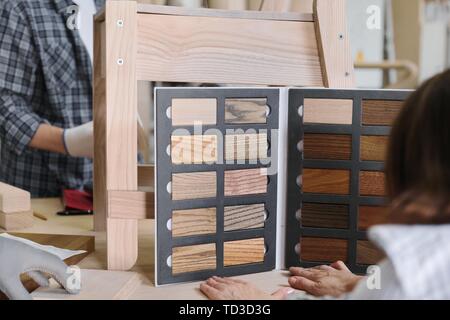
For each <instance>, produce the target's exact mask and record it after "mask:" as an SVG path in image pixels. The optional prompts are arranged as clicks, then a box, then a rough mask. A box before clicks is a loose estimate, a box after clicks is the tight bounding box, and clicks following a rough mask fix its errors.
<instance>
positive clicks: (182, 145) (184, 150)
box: [171, 135, 218, 165]
mask: <svg viewBox="0 0 450 320" xmlns="http://www.w3.org/2000/svg"><path fill="white" fill-rule="evenodd" d="M171 158H172V163H173V164H176V165H180V164H202V163H216V162H217V160H218V152H217V136H215V135H204V136H200V135H197V136H172V137H171Z"/></svg>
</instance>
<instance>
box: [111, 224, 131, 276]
mask: <svg viewBox="0 0 450 320" xmlns="http://www.w3.org/2000/svg"><path fill="white" fill-rule="evenodd" d="M106 231H107V232H106V243H107V258H108V261H107V262H108V270H112V271H124V270H130V269H131V268H133V266H134V265H135V264H136V261H137V258H138V220H136V219H114V218H108V219H106Z"/></svg>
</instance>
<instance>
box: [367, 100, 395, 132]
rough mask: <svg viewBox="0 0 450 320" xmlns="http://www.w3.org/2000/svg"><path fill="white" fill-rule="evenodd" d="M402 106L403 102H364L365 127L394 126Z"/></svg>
mask: <svg viewBox="0 0 450 320" xmlns="http://www.w3.org/2000/svg"><path fill="white" fill-rule="evenodd" d="M402 106H403V101H389V100H363V102H362V122H363V125H367V126H392V124H393V123H394V120H395V119H396V118H397V115H398V114H399V112H400V110H401V108H402Z"/></svg>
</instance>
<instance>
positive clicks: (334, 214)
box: [301, 202, 349, 229]
mask: <svg viewBox="0 0 450 320" xmlns="http://www.w3.org/2000/svg"><path fill="white" fill-rule="evenodd" d="M301 223H302V226H303V227H308V228H332V229H347V228H348V227H349V206H348V205H343V204H326V203H306V202H305V203H303V208H302V215H301Z"/></svg>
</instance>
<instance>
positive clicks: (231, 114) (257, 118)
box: [225, 98, 270, 124]
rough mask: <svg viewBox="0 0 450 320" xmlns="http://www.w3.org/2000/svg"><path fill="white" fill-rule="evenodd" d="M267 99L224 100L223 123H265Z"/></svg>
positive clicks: (267, 108) (267, 107)
mask: <svg viewBox="0 0 450 320" xmlns="http://www.w3.org/2000/svg"><path fill="white" fill-rule="evenodd" d="M268 110H270V108H269V106H268V105H267V99H266V98H261V99H256V98H255V99H226V100H225V122H226V123H229V124H251V123H254V124H265V123H267V111H268Z"/></svg>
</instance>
